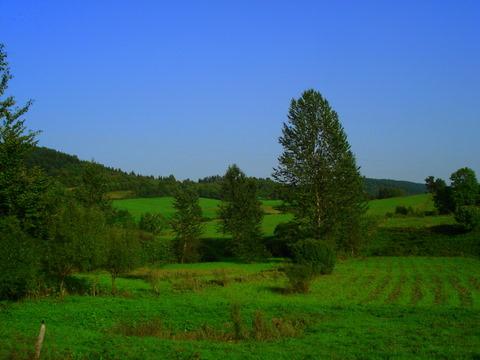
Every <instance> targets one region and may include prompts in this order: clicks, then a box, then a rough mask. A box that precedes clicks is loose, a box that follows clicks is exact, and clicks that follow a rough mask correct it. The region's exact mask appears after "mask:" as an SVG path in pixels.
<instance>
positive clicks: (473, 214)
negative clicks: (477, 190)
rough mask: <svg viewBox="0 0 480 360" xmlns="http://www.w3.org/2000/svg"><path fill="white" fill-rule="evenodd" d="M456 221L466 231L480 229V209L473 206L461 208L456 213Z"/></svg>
mask: <svg viewBox="0 0 480 360" xmlns="http://www.w3.org/2000/svg"><path fill="white" fill-rule="evenodd" d="M455 220H457V221H458V222H459V223H460V224H462V225H463V227H464V228H465V229H466V230H474V229H476V228H478V227H480V208H479V207H477V206H473V205H468V206H460V207H459V208H458V209H457V210H456V211H455Z"/></svg>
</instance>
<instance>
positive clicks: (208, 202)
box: [113, 194, 455, 238]
mask: <svg viewBox="0 0 480 360" xmlns="http://www.w3.org/2000/svg"><path fill="white" fill-rule="evenodd" d="M113 204H114V206H115V207H117V208H119V209H124V210H128V211H129V212H130V213H131V214H132V215H133V216H134V217H135V218H137V219H138V218H140V215H141V214H142V213H145V212H151V213H160V214H162V215H164V216H165V217H166V218H171V216H172V215H173V214H174V212H175V209H174V208H173V198H172V197H157V198H135V199H121V200H114V201H113ZM219 204H220V201H219V200H214V199H205V198H201V199H200V206H201V207H202V211H203V215H204V217H206V218H209V219H212V220H211V221H208V222H206V223H205V227H204V233H203V236H204V237H207V238H222V237H225V236H224V235H223V234H222V233H221V232H219V231H218V221H216V220H214V219H215V218H216V217H217V208H218V205H219ZM281 204H282V202H281V201H280V200H262V206H263V209H264V211H265V218H264V220H263V224H262V229H263V232H264V235H265V236H271V235H272V234H273V231H274V230H275V227H276V226H277V225H278V224H280V223H282V222H287V221H289V220H291V219H292V215H291V214H283V213H281V212H280V211H279V210H278V206H280V205H281ZM400 205H401V206H406V207H409V206H411V207H412V208H413V209H414V210H418V211H420V212H425V211H433V210H434V206H433V200H432V197H431V195H430V194H420V195H413V196H405V197H397V198H390V199H381V200H372V201H370V202H369V203H368V210H367V215H369V216H373V217H376V218H378V219H379V225H380V226H382V227H416V228H421V227H429V226H436V225H445V224H454V223H455V220H454V218H453V216H450V215H446V216H445V215H444V216H423V217H418V216H404V217H402V216H395V217H390V218H387V217H386V216H385V215H386V214H387V213H394V212H395V208H396V207H397V206H400ZM166 236H171V234H168V233H167V234H166Z"/></svg>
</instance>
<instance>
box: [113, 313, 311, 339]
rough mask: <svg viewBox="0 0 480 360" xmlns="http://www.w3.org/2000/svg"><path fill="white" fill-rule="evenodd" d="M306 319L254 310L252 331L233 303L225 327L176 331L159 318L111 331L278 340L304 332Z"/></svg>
mask: <svg viewBox="0 0 480 360" xmlns="http://www.w3.org/2000/svg"><path fill="white" fill-rule="evenodd" d="M306 326H307V322H306V321H305V320H304V319H301V318H298V319H286V318H272V319H271V320H268V319H267V318H266V316H265V314H264V313H263V312H261V311H255V313H254V314H253V317H252V326H251V329H250V330H249V329H248V328H247V326H246V324H245V322H244V320H243V317H242V314H241V307H240V305H238V304H234V305H232V306H231V308H230V322H229V323H227V324H225V326H224V328H220V329H218V328H215V327H212V326H210V325H207V324H203V325H202V326H200V327H199V328H198V329H190V330H184V331H175V330H174V329H171V328H167V327H165V326H164V325H163V323H162V321H161V320H160V319H158V318H154V319H150V320H147V321H144V322H130V323H128V322H121V323H119V324H117V325H116V326H115V327H114V328H113V329H112V331H113V332H114V333H117V334H121V335H123V336H138V337H158V338H162V339H169V340H209V341H224V342H232V341H244V340H252V341H275V340H279V339H282V338H290V337H299V336H301V335H303V333H304V331H305V328H306Z"/></svg>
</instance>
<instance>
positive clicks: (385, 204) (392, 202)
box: [367, 194, 435, 216]
mask: <svg viewBox="0 0 480 360" xmlns="http://www.w3.org/2000/svg"><path fill="white" fill-rule="evenodd" d="M397 206H406V207H409V206H411V207H412V208H413V209H414V210H418V211H422V212H423V211H433V210H434V209H435V208H434V205H433V200H432V195H431V194H420V195H412V196H403V197H395V198H389V199H380V200H371V201H369V203H368V212H367V214H368V215H373V216H385V215H386V214H387V213H389V212H390V213H395V208H396V207H397Z"/></svg>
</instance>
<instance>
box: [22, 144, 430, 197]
mask: <svg viewBox="0 0 480 360" xmlns="http://www.w3.org/2000/svg"><path fill="white" fill-rule="evenodd" d="M90 163H91V161H84V160H80V159H79V158H78V157H76V156H74V155H69V154H65V153H63V152H60V151H57V150H53V149H49V148H46V147H41V146H35V147H34V148H33V150H32V151H30V152H29V153H28V154H27V157H26V164H27V167H29V168H33V167H39V168H40V169H42V170H43V171H44V172H45V174H47V175H49V176H52V177H55V178H56V179H57V180H58V181H59V182H60V183H62V184H63V185H64V186H66V187H68V188H75V187H77V186H80V185H81V183H82V174H83V172H84V170H85V167H87V166H90ZM96 166H97V167H98V171H99V172H103V173H104V179H105V182H106V188H107V189H108V191H109V192H118V191H121V192H122V194H121V196H122V197H153V196H173V195H174V193H175V188H176V186H177V185H179V184H181V183H182V182H186V183H189V184H190V185H191V186H192V187H194V188H195V190H196V191H197V193H198V195H199V196H200V197H205V198H211V199H220V198H221V196H222V195H221V188H222V177H223V175H214V176H207V177H204V178H201V179H198V180H197V181H193V180H185V181H180V180H178V179H176V178H175V176H173V175H168V176H145V175H140V174H136V173H135V172H125V171H122V170H121V169H115V168H110V167H107V166H104V165H101V164H98V163H97V164H96ZM250 178H251V179H252V180H253V181H255V183H256V185H257V193H258V196H259V197H260V198H261V199H271V200H276V199H279V198H280V197H281V194H280V191H281V187H280V184H279V183H278V182H277V181H275V180H274V179H271V178H257V177H250ZM363 182H364V188H365V191H366V193H367V194H368V197H369V198H370V199H384V198H390V197H397V196H406V195H415V194H421V193H424V192H425V191H426V189H425V185H424V184H417V183H413V182H408V181H398V180H388V179H371V178H364V180H363Z"/></svg>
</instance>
